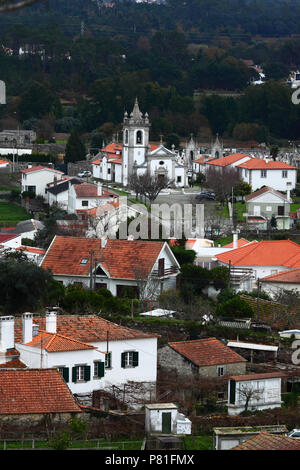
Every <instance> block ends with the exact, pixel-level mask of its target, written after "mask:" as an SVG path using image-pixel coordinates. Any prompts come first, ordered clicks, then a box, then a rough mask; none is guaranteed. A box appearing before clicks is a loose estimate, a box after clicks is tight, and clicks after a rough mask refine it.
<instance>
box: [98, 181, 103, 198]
mask: <svg viewBox="0 0 300 470" xmlns="http://www.w3.org/2000/svg"><path fill="white" fill-rule="evenodd" d="M97 196H102V184H101V183H100V182H98V183H97Z"/></svg>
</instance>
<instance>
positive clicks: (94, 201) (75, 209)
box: [68, 182, 115, 214]
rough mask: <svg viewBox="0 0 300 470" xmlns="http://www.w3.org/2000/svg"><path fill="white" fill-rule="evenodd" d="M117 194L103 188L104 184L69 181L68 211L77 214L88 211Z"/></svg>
mask: <svg viewBox="0 0 300 470" xmlns="http://www.w3.org/2000/svg"><path fill="white" fill-rule="evenodd" d="M114 197H115V195H114V194H113V193H111V192H109V191H106V190H105V189H102V184H101V183H100V182H98V184H97V185H96V184H91V183H81V184H73V185H71V184H70V183H69V193H68V213H69V214H76V213H80V212H82V211H87V210H88V209H92V208H94V207H98V206H100V205H102V204H106V203H107V202H109V201H111V200H112V198H114Z"/></svg>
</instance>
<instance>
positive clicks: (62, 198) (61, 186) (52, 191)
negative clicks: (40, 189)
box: [47, 177, 82, 210]
mask: <svg viewBox="0 0 300 470" xmlns="http://www.w3.org/2000/svg"><path fill="white" fill-rule="evenodd" d="M81 183H82V181H81V180H80V179H79V178H70V177H63V178H62V179H61V180H58V181H54V182H51V183H48V184H47V202H48V204H49V206H53V205H54V204H55V205H56V206H58V207H61V208H62V209H64V210H67V209H68V200H69V187H70V185H73V184H81Z"/></svg>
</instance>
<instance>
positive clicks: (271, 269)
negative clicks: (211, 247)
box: [216, 240, 300, 291]
mask: <svg viewBox="0 0 300 470" xmlns="http://www.w3.org/2000/svg"><path fill="white" fill-rule="evenodd" d="M216 259H217V260H218V263H219V264H220V265H221V266H227V267H229V268H230V270H231V283H232V285H233V286H234V287H235V288H236V289H237V290H247V291H251V290H252V289H253V288H255V287H256V286H257V281H258V279H259V280H260V279H262V278H265V277H266V276H270V275H274V274H277V273H279V272H288V271H289V270H291V269H293V268H297V267H300V245H298V243H294V242H292V241H291V240H263V241H260V242H253V243H250V244H248V245H245V246H243V247H241V248H237V249H235V250H230V251H226V252H223V253H220V254H217V255H216Z"/></svg>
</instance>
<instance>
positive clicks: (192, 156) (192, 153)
mask: <svg viewBox="0 0 300 470" xmlns="http://www.w3.org/2000/svg"><path fill="white" fill-rule="evenodd" d="M190 157H191V160H194V152H193V150H191V151H190Z"/></svg>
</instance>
